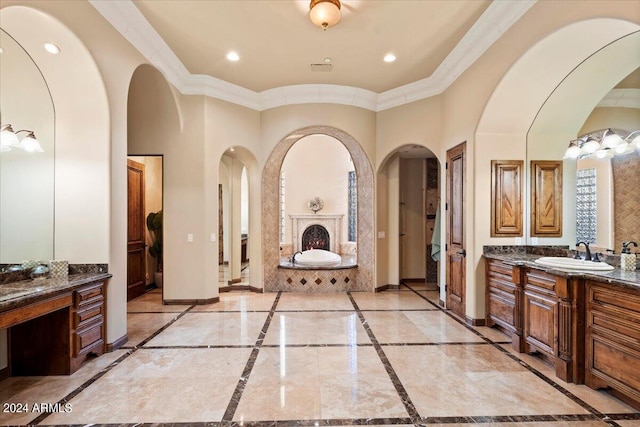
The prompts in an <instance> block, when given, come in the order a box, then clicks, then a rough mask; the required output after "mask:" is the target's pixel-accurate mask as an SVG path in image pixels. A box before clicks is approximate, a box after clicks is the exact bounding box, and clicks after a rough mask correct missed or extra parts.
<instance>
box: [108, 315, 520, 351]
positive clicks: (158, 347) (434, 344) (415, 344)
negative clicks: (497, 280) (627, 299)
mask: <svg viewBox="0 0 640 427" xmlns="http://www.w3.org/2000/svg"><path fill="white" fill-rule="evenodd" d="M278 313H280V312H278ZM379 344H380V346H383V347H421V346H424V347H443V346H476V345H492V344H491V343H488V342H485V341H478V342H464V341H460V342H458V341H452V342H401V343H396V342H389V343H385V342H383V343H379ZM496 344H511V342H510V341H496ZM354 346H355V347H373V344H372V343H357V344H339V343H327V344H285V345H281V344H262V348H283V347H284V348H324V347H354ZM253 347H254V345H253V344H222V345H214V344H198V345H165V346H163V345H156V346H149V345H148V346H145V347H144V349H145V350H163V349H173V350H175V349H180V350H192V349H231V348H253ZM120 348H121V349H122V350H129V349H132V348H134V347H125V346H123V347H120Z"/></svg>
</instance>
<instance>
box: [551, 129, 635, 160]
mask: <svg viewBox="0 0 640 427" xmlns="http://www.w3.org/2000/svg"><path fill="white" fill-rule="evenodd" d="M634 149H635V150H640V130H635V131H633V132H631V133H629V134H628V135H627V136H626V138H624V139H623V138H622V137H621V136H620V135H619V134H617V133H616V132H614V131H613V130H611V128H609V129H605V130H604V131H598V132H594V133H591V134H588V135H584V136H582V137H581V138H579V139H576V140H574V141H571V142H569V147H568V148H567V151H566V152H565V154H564V157H563V159H585V158H594V159H610V158H611V157H613V156H618V155H625V154H629V153H632V152H633V151H634Z"/></svg>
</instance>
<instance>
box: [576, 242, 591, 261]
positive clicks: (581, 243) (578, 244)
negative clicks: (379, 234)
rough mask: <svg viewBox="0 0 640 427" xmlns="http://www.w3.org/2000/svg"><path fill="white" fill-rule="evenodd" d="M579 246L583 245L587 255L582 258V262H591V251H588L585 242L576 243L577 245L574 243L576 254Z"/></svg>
mask: <svg viewBox="0 0 640 427" xmlns="http://www.w3.org/2000/svg"><path fill="white" fill-rule="evenodd" d="M580 245H584V248H585V250H586V252H587V254H586V255H585V257H584V260H585V261H593V260H592V259H591V249H589V244H588V243H587V242H578V243H576V252H577V250H578V246H580Z"/></svg>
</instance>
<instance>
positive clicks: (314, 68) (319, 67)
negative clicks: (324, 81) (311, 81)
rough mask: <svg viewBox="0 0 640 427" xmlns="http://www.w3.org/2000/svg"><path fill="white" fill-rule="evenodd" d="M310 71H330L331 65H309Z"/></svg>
mask: <svg viewBox="0 0 640 427" xmlns="http://www.w3.org/2000/svg"><path fill="white" fill-rule="evenodd" d="M309 68H311V71H331V69H332V68H333V64H310V65H309Z"/></svg>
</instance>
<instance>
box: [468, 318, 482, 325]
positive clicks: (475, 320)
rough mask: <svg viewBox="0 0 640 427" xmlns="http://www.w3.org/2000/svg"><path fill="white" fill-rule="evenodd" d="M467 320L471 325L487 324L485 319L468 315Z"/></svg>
mask: <svg viewBox="0 0 640 427" xmlns="http://www.w3.org/2000/svg"><path fill="white" fill-rule="evenodd" d="M465 321H466V322H467V325H470V326H484V325H485V324H486V320H485V319H472V318H471V317H466V318H465Z"/></svg>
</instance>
